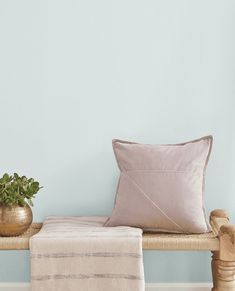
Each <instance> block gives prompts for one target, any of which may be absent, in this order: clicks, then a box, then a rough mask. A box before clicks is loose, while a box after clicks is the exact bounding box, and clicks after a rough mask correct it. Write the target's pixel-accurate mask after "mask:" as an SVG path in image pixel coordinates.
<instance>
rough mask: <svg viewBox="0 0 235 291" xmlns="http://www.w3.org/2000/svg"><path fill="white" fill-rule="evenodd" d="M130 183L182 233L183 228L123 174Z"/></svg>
mask: <svg viewBox="0 0 235 291" xmlns="http://www.w3.org/2000/svg"><path fill="white" fill-rule="evenodd" d="M123 174H124V175H125V176H126V177H127V178H128V179H129V180H130V181H131V182H132V184H134V185H135V186H136V188H137V189H138V190H139V191H140V193H141V194H143V195H144V197H145V198H146V199H147V200H148V201H149V202H150V203H152V204H153V205H154V206H155V207H156V208H157V209H158V210H159V211H160V212H161V213H162V214H163V215H164V216H165V217H166V218H167V219H168V220H169V221H171V222H172V223H173V224H174V225H175V226H177V227H178V228H179V229H181V230H182V231H183V228H182V227H181V226H180V225H179V224H177V223H176V222H175V221H174V220H172V219H171V218H170V217H169V216H168V215H167V214H166V213H165V212H164V211H163V210H162V209H161V208H160V207H159V206H158V205H157V204H156V203H155V202H154V201H153V200H152V199H151V198H150V197H149V196H148V195H147V194H146V193H145V192H144V191H143V190H142V189H141V188H140V186H139V185H138V184H137V183H136V182H135V181H134V180H133V179H132V178H131V177H130V176H129V175H127V174H126V173H123Z"/></svg>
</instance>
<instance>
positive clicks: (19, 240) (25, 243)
mask: <svg viewBox="0 0 235 291" xmlns="http://www.w3.org/2000/svg"><path fill="white" fill-rule="evenodd" d="M41 227H42V223H33V224H32V225H31V226H30V228H29V229H28V230H27V231H26V232H25V233H24V234H23V235H21V236H17V237H0V249H2V250H27V249H29V239H30V237H31V236H33V235H34V234H36V233H38V232H39V230H40V229H41ZM143 248H144V249H146V250H211V251H215V250H219V239H218V238H217V236H216V234H215V233H213V232H211V233H205V234H188V235H187V234H167V233H144V235H143Z"/></svg>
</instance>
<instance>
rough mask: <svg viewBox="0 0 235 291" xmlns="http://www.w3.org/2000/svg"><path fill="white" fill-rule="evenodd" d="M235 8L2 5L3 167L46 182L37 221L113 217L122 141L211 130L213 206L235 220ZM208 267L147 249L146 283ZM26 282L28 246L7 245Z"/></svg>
mask: <svg viewBox="0 0 235 291" xmlns="http://www.w3.org/2000/svg"><path fill="white" fill-rule="evenodd" d="M234 14H235V1H232V0H231V1H229V0H227V1H222V0H221V1H219V0H177V1H176V0H161V1H160V0H153V1H151V0H146V1H143V0H117V1H111V0H100V1H96V0H86V1H78V0H76V1H75V0H74V1H73V0H66V1H65V0H64V1H58V0H41V1H31V0H22V1H18V0H10V1H7V0H1V1H0V134H1V141H0V169H1V172H4V171H9V172H14V171H17V172H19V173H21V174H26V175H29V176H33V177H36V178H37V179H39V181H41V183H42V184H43V185H44V189H43V190H42V191H41V192H40V194H39V195H38V198H37V199H36V200H35V207H34V209H33V211H34V217H35V221H39V220H42V219H43V218H44V217H45V216H47V215H51V214H57V215H60V214H63V215H66V214H68V215H83V214H89V215H90V214H92V215H97V214H98V215H106V214H110V212H111V209H112V204H113V200H114V195H115V187H116V183H117V178H118V169H117V166H116V163H115V160H114V156H113V153H112V148H111V139H112V138H122V139H129V140H136V141H140V142H147V143H170V142H173V143H174V142H180V141H185V140H188V139H192V138H197V137H200V136H202V135H205V134H213V135H214V138H215V143H214V148H213V153H212V156H211V161H210V164H209V167H208V175H207V183H206V202H207V206H208V207H207V208H208V211H210V210H211V209H213V208H226V209H227V210H228V211H229V212H230V213H231V218H232V219H233V220H235V213H234V210H235V209H234V205H235V178H234V177H235V131H234V124H235V123H234V122H235V117H234V110H235V38H234V35H235V18H234ZM189 211H190V209H189ZM209 264H210V260H209V253H203V252H202V253H185V252H183V253H169V252H161V253H159V252H145V270H146V278H147V281H148V282H151V281H152V282H160V281H172V282H175V281H185V282H186V281H192V282H198V281H199V282H200V281H201V282H202V281H210V280H211V277H210V272H209ZM169 268H170V270H172V272H170V275H169V272H166V270H167V269H169ZM28 280H29V254H28V252H23V251H18V252H16V251H10V252H5V251H1V252H0V281H28Z"/></svg>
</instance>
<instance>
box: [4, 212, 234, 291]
mask: <svg viewBox="0 0 235 291" xmlns="http://www.w3.org/2000/svg"><path fill="white" fill-rule="evenodd" d="M210 224H211V228H212V232H211V233H210V234H201V235H197V234H196V235H191V234H190V235H185V234H162V233H144V234H143V249H144V250H191V251H193V250H196V251H198V250H204V251H205V250H207V251H211V252H212V262H211V269H212V277H213V288H212V291H235V225H232V224H230V223H229V218H228V215H227V213H226V212H225V211H224V210H221V209H216V210H214V211H212V212H211V214H210ZM41 227H42V223H33V224H32V225H31V227H30V229H29V230H28V231H27V232H26V233H25V234H23V235H22V236H19V237H10V238H7V237H0V249H2V250H3V249H4V250H26V249H29V239H30V237H31V236H33V235H34V234H36V233H37V232H39V230H40V229H41Z"/></svg>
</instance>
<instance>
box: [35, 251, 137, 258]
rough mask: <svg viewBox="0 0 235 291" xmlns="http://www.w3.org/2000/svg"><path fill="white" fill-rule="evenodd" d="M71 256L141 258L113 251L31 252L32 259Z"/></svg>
mask: <svg viewBox="0 0 235 291" xmlns="http://www.w3.org/2000/svg"><path fill="white" fill-rule="evenodd" d="M73 257H108V258H126V257H129V258H138V259H140V258H142V255H140V254H136V253H115V252H105V253H104V252H95V253H74V252H72V253H50V254H49V253H45V254H31V258H32V259H43V258H55V259H60V258H73Z"/></svg>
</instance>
